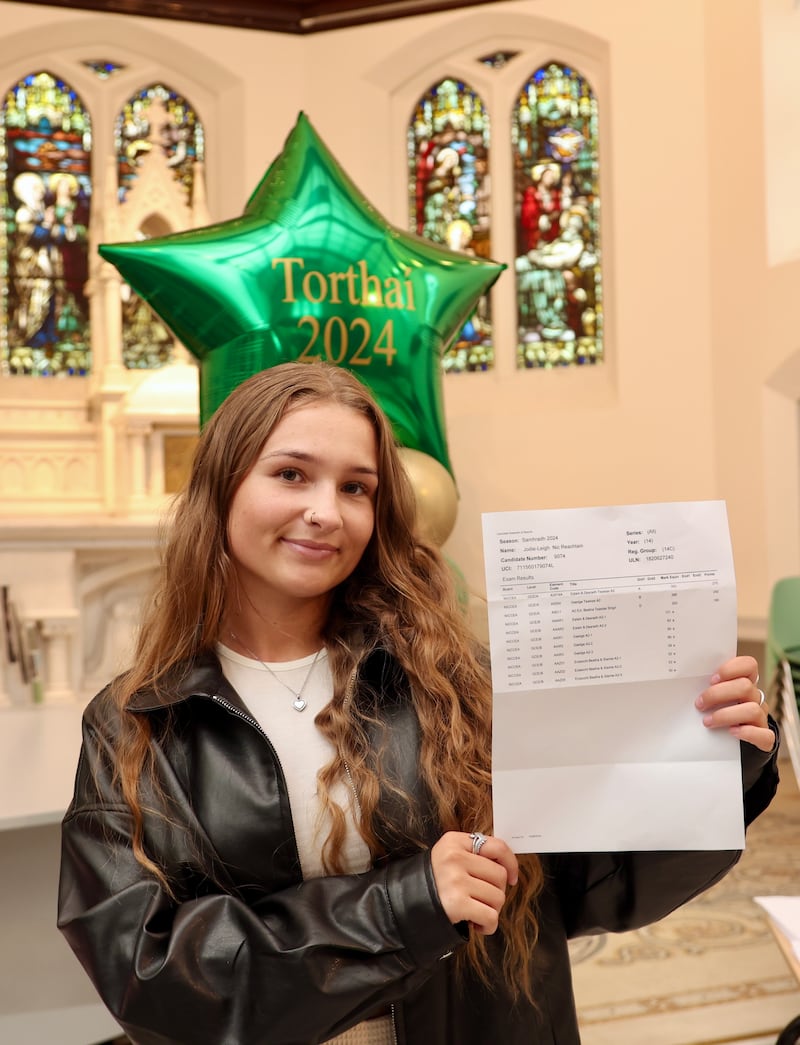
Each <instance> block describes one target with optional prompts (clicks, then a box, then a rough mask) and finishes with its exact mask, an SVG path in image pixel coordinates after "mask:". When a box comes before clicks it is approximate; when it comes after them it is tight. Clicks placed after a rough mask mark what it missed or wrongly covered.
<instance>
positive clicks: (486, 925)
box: [431, 831, 518, 935]
mask: <svg viewBox="0 0 800 1045" xmlns="http://www.w3.org/2000/svg"><path fill="white" fill-rule="evenodd" d="M431 865H432V867H433V877H434V880H435V882H436V889H437V890H438V893H439V899H440V901H441V903H442V907H444V910H445V914H446V915H447V917H448V918H449V919H450V921H451V922H452V924H453V925H455V924H456V923H457V922H470V924H471V925H472V926H473V927H474V928H475V929H477V930H478V932H481V933H484V934H486V935H491V933H493V932H494V931H495V930H496V929H497V923H498V919H499V917H500V911H501V910H502V907H503V904H504V903H505V899H506V888H507V886H509V885H516V884H517V877H518V865H517V858H516V856H515V855H514V853H513V852H512V851H511V849H510V848H509V847H508V846H507V845H506V843H505V842H504V841H503V840H502V839H501V838H492V837H491V836H490V837H487V839H486V842H485V843H484V844H483V846H482V847H481V851H480V853H473V852H472V838H471V836H470V835H468V834H465V833H463V832H461V831H448V832H447V834H444V835H442V837H441V838H440V839H439V841H438V842H437V843H436V845H435V846H434V847H433V849H431Z"/></svg>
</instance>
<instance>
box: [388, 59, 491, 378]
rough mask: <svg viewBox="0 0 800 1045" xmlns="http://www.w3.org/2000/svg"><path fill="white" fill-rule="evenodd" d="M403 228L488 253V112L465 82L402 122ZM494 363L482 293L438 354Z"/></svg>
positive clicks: (449, 366)
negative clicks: (405, 137)
mask: <svg viewBox="0 0 800 1045" xmlns="http://www.w3.org/2000/svg"><path fill="white" fill-rule="evenodd" d="M408 166H409V227H410V228H411V230H412V231H413V232H416V233H417V234H418V235H420V236H425V237H426V238H427V239H430V240H433V241H434V242H435V243H442V244H444V245H446V246H449V247H451V248H453V249H454V250H461V251H464V252H467V253H471V254H475V255H477V256H478V257H481V258H490V257H491V214H490V206H489V117H488V114H487V112H486V109H485V106H484V104H483V101H482V100H481V98H480V96H479V95H478V94H476V93H475V91H473V90H472V89H471V88H470V87H469V86H467V85H466V84H464V83H460V82H459V81H457V80H453V79H445V80H441V81H440V82H439V83H437V84H435V85H434V86H433V87H431V89H430V90H429V91H428V92H427V93H426V94H424V95H423V96H422V97H421V98H420V99H419V101H418V102H417V104H416V106H415V107H414V114H413V117H412V119H411V121H410V123H409V127H408ZM493 361H494V347H493V337H492V319H491V312H490V308H489V298H488V296H485V297H483V298H481V300H480V301H479V302H478V305H477V307H476V309H475V312H474V314H473V316H472V317H471V319H469V320H468V321H467V323H466V324H465V325H464V328H463V329H462V331H461V333H460V334H459V336H458V337H457V338H456V341H455V342H454V343H453V344H452V345H451V346H450V348H448V350H447V351H446V352H445V355H444V359H443V360H442V366H443V368H444V370H445V371H446V372H447V371H456V372H458V371H464V370H487V369H488V368H489V367H491V366H492V363H493Z"/></svg>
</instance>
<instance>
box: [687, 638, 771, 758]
mask: <svg viewBox="0 0 800 1045" xmlns="http://www.w3.org/2000/svg"><path fill="white" fill-rule="evenodd" d="M757 683H758V664H757V663H756V661H755V660H754V659H753V657H733V658H732V659H731V660H729V661H726V662H725V663H724V664H723V665H722V667H721V668H720V669H719V670H718V671H717V673H716V674H715V675H713V676H712V678H711V684H710V685H709V687H708V689H706V690H704V691H703V692H702V693H701V694H700V696H699V697H698V698H697V700H696V701H695V706H696V707H698V708H699V709H700V710H701V711H702V712H703V724H704V725H706V726H708V728H709V729H728V730H729V731H730V732H731V733H732V734H733V735H734V736H735V737H738V738H739V740H743V741H745V742H746V743H748V744H752V745H753V747H757V748H758V749H759V751H772V749H773V747H774V746H775V734H774V733H773V732H772V730H771V729H770V728H769V725H768V721H767V705H766V704H765V703H764V702H763V695H762V693H761V690H760V689H759V688H758V685H757Z"/></svg>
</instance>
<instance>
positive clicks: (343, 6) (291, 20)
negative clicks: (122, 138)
mask: <svg viewBox="0 0 800 1045" xmlns="http://www.w3.org/2000/svg"><path fill="white" fill-rule="evenodd" d="M18 2H21V3H29V4H38V5H40V6H45V7H66V8H70V9H71V10H74V9H75V8H79V9H82V10H85V11H102V12H104V13H106V14H118V15H139V16H143V17H146V18H170V19H173V20H176V21H184V22H201V23H207V24H209V25H225V26H236V27H238V28H240V29H260V30H266V31H271V32H278V33H295V34H306V33H317V32H322V31H325V30H331V29H343V28H346V27H347V26H354V25H364V24H366V23H369V22H380V21H388V20H390V19H393V18H404V17H409V16H411V15H419V14H431V13H433V12H435V11H446V10H451V9H453V8H459V7H472V6H475V5H478V4H486V3H494V2H496V0H383V2H380V0H166V2H165V0H79V2H77V3H76V2H75V0H18Z"/></svg>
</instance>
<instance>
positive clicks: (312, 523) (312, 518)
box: [308, 512, 317, 526]
mask: <svg viewBox="0 0 800 1045" xmlns="http://www.w3.org/2000/svg"><path fill="white" fill-rule="evenodd" d="M316 514H317V513H316V512H312V513H311V515H309V517H308V521H309V523H310V525H311V526H313V525H314V516H315V515H316Z"/></svg>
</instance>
